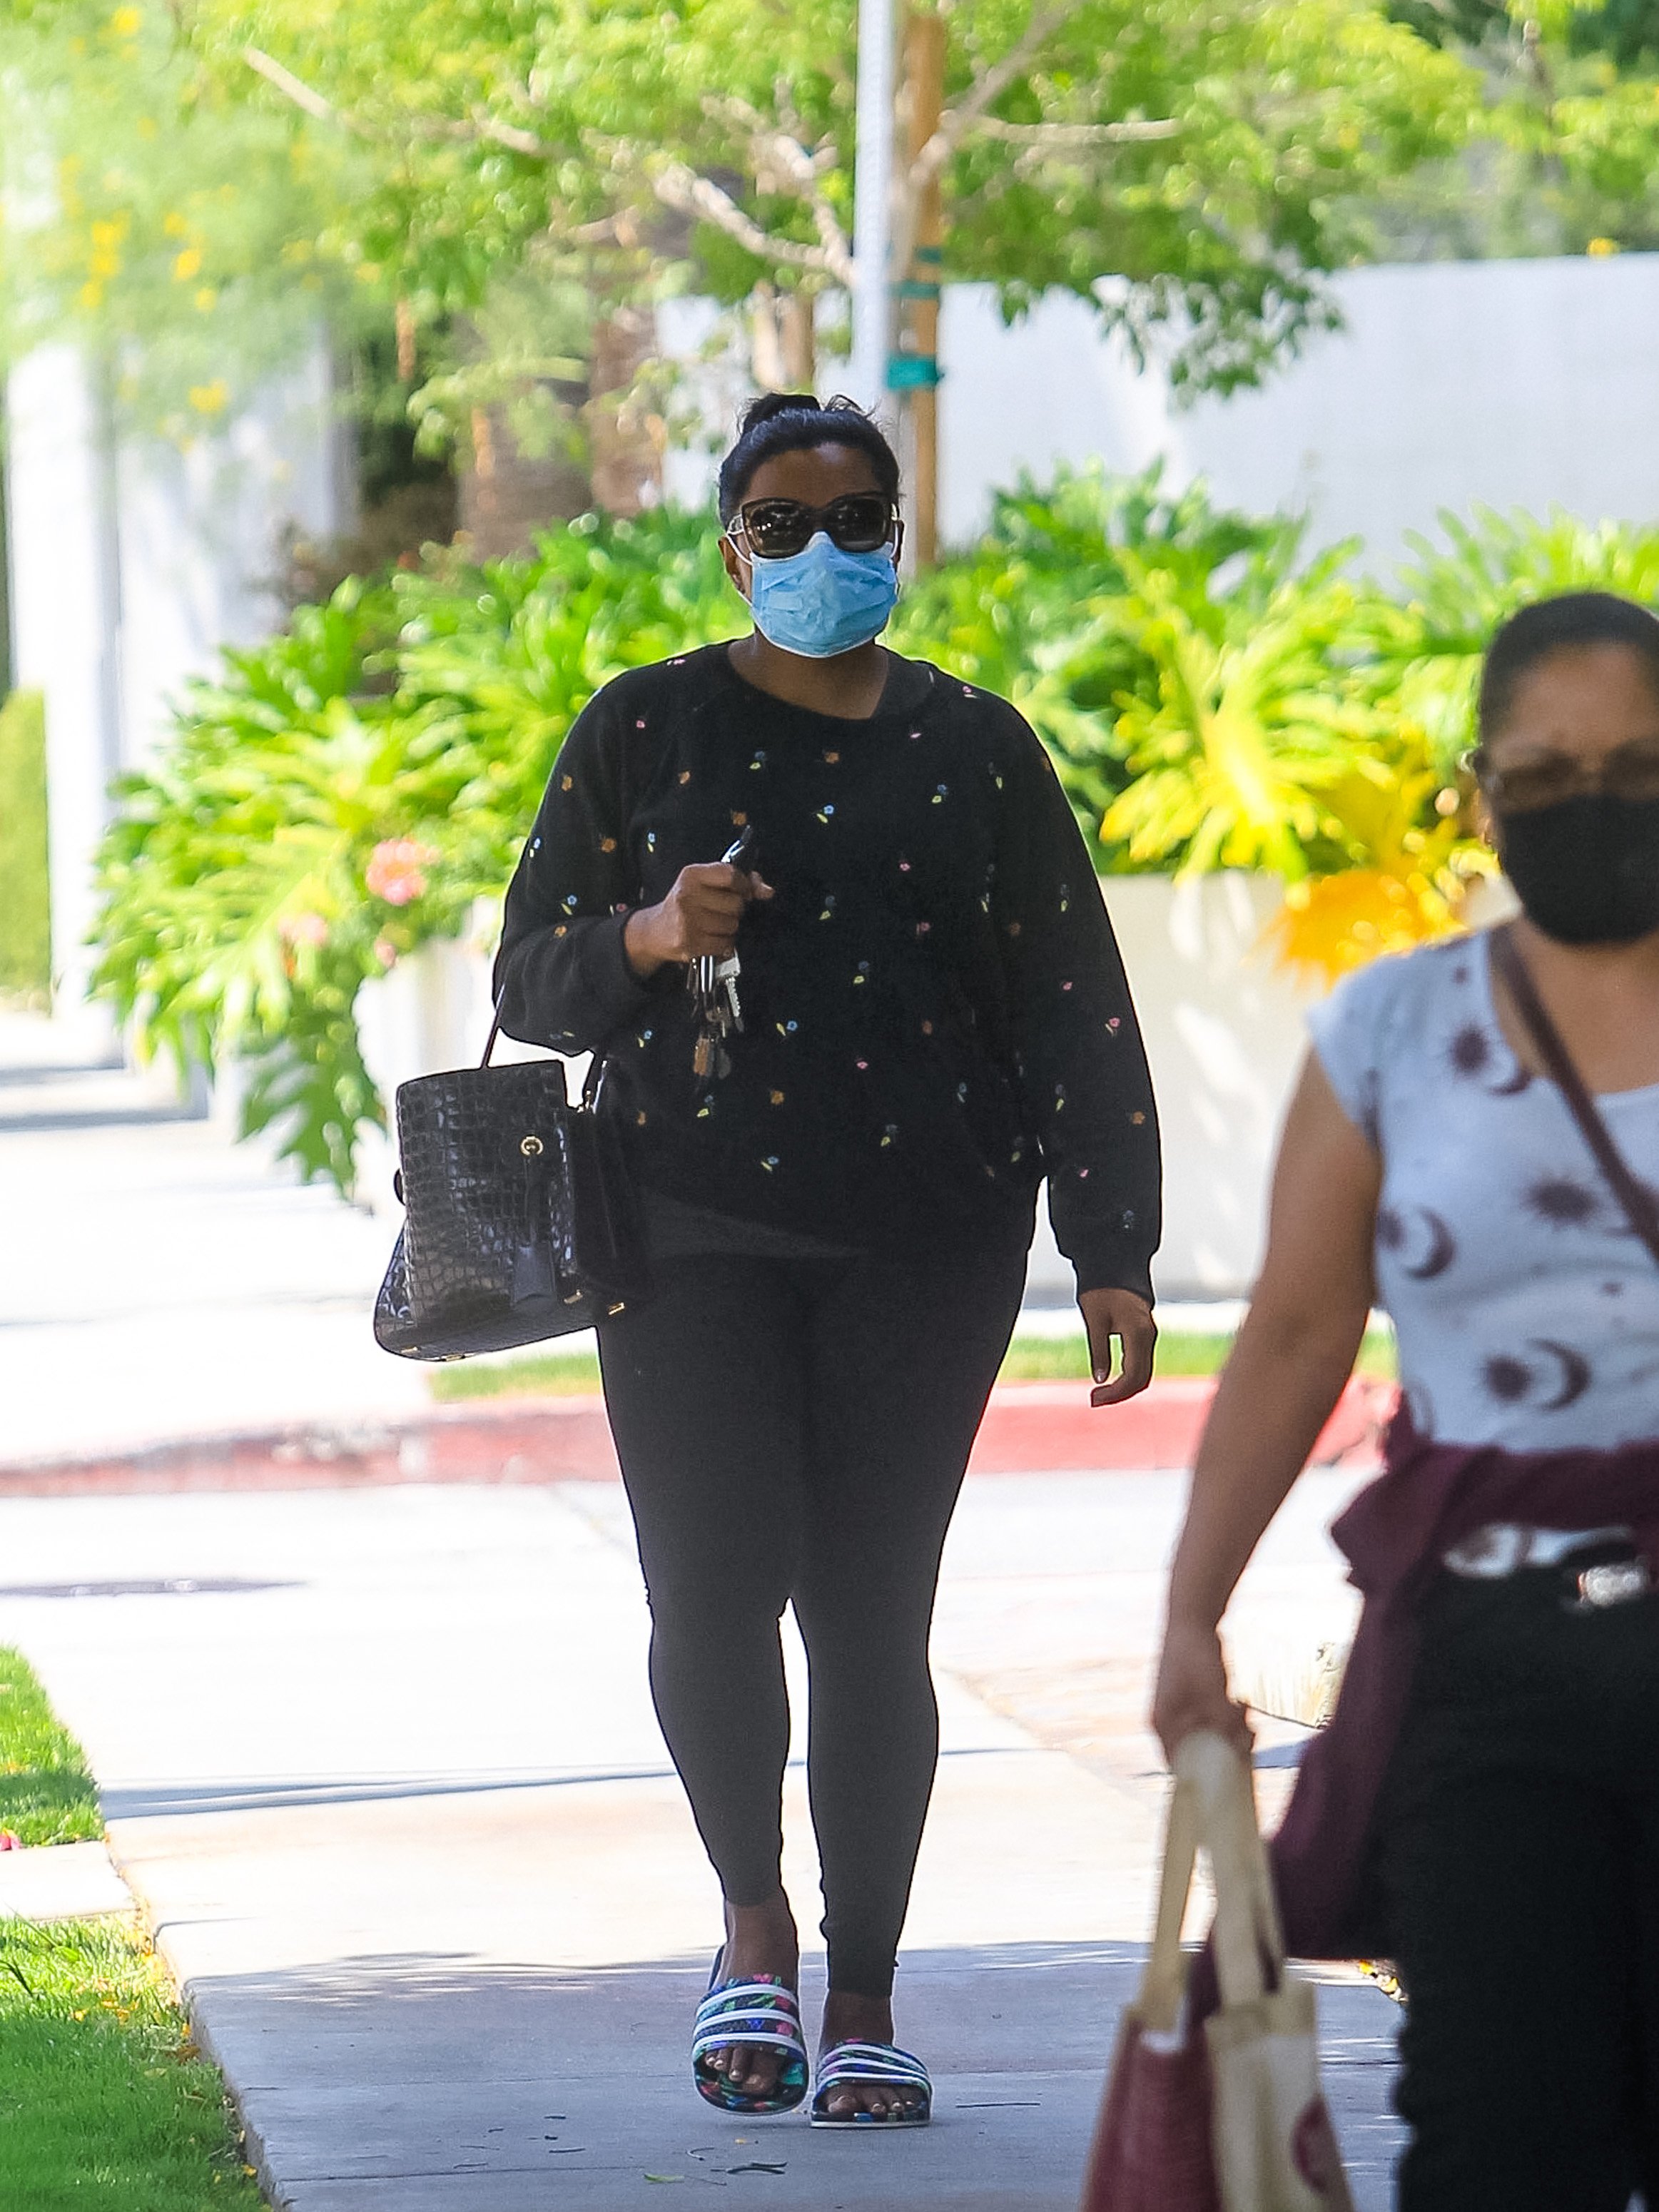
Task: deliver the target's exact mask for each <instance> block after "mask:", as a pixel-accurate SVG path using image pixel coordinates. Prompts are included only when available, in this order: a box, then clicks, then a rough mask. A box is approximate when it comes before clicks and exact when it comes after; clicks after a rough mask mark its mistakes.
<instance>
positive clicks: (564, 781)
mask: <svg viewBox="0 0 1659 2212" xmlns="http://www.w3.org/2000/svg"><path fill="white" fill-rule="evenodd" d="M575 788H576V779H575V777H574V775H562V776H561V777H560V778H559V789H560V790H561V791H574V789H575Z"/></svg>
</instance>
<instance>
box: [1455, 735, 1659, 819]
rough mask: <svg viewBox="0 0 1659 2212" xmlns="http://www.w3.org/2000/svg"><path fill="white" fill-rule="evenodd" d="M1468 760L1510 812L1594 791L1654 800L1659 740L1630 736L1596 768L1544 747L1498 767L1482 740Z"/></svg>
mask: <svg viewBox="0 0 1659 2212" xmlns="http://www.w3.org/2000/svg"><path fill="white" fill-rule="evenodd" d="M1468 765H1469V766H1470V768H1471V769H1474V774H1475V775H1476V776H1477V777H1478V778H1479V780H1480V787H1481V789H1482V790H1483V791H1484V792H1485V793H1486V796H1487V798H1488V799H1491V801H1492V805H1494V806H1496V807H1498V808H1500V809H1502V810H1503V811H1505V812H1508V813H1511V814H1528V813H1531V812H1532V811H1534V809H1535V808H1538V807H1541V806H1554V805H1559V802H1560V801H1561V800H1562V799H1577V798H1580V797H1582V796H1583V794H1584V793H1588V792H1595V791H1605V792H1607V793H1609V794H1610V795H1611V796H1612V797H1613V798H1614V799H1636V800H1638V801H1646V800H1651V799H1659V743H1656V742H1655V740H1654V739H1653V738H1632V741H1631V742H1630V744H1624V745H1620V746H1618V747H1616V748H1615V749H1614V750H1613V751H1612V752H1610V753H1608V754H1607V756H1606V757H1605V758H1604V759H1603V760H1602V761H1601V762H1600V763H1598V764H1597V765H1596V766H1595V767H1592V766H1591V765H1590V764H1589V763H1588V762H1585V761H1582V760H1579V759H1578V758H1577V757H1575V756H1574V755H1572V754H1570V753H1557V752H1546V753H1534V754H1533V755H1532V756H1531V757H1530V758H1528V759H1526V760H1522V761H1519V762H1517V763H1516V764H1515V765H1514V766H1513V767H1511V768H1499V767H1498V764H1497V763H1496V762H1495V761H1494V760H1493V759H1492V755H1491V753H1490V752H1489V751H1488V750H1487V749H1486V746H1485V745H1477V746H1476V747H1475V749H1474V751H1473V752H1472V753H1470V754H1469V755H1468Z"/></svg>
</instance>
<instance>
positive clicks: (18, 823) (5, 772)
mask: <svg viewBox="0 0 1659 2212" xmlns="http://www.w3.org/2000/svg"><path fill="white" fill-rule="evenodd" d="M0 884H3V885H4V887H5V896H4V897H3V899H0V993H4V994H9V995H13V996H15V997H19V998H21V999H23V1000H27V1001H28V1002H31V1003H40V1002H43V1001H44V1000H45V999H46V994H47V993H48V992H49V991H50V989H51V987H52V897H51V888H50V883H49V878H48V874H47V864H46V714H45V709H44V705H43V702H42V700H41V697H40V693H39V692H38V691H14V692H13V693H12V695H11V696H10V698H9V699H8V700H6V701H5V702H4V703H3V704H0Z"/></svg>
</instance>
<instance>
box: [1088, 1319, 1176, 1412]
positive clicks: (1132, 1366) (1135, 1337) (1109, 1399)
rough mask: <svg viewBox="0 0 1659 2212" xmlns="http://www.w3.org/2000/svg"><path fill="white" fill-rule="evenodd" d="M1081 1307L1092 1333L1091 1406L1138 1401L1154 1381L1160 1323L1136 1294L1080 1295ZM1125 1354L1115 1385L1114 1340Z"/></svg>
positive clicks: (1090, 1352) (1090, 1341)
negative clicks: (1154, 1356)
mask: <svg viewBox="0 0 1659 2212" xmlns="http://www.w3.org/2000/svg"><path fill="white" fill-rule="evenodd" d="M1077 1302H1078V1306H1079V1310H1080V1311H1081V1313H1082V1315H1083V1320H1084V1325H1085V1328H1087V1329H1088V1332H1089V1359H1090V1364H1091V1366H1092V1368H1093V1370H1094V1377H1095V1387H1094V1389H1092V1390H1091V1392H1090V1393H1089V1403H1090V1404H1091V1406H1121V1404H1122V1402H1123V1401H1124V1400H1125V1399H1126V1398H1133V1397H1138V1396H1139V1394H1140V1392H1141V1391H1143V1390H1144V1389H1146V1385H1147V1384H1148V1383H1150V1382H1151V1381H1152V1346H1154V1345H1155V1344H1156V1343H1157V1342H1158V1323H1157V1322H1155V1321H1154V1320H1153V1319H1152V1308H1151V1306H1149V1305H1148V1304H1147V1303H1146V1299H1145V1298H1141V1297H1136V1296H1135V1294H1134V1292H1133V1291H1079V1293H1078V1301H1077ZM1114 1337H1115V1338H1116V1339H1117V1340H1118V1344H1119V1346H1120V1347H1121V1352H1122V1365H1121V1367H1120V1369H1119V1370H1118V1374H1117V1377H1116V1380H1115V1381H1113V1380H1112V1379H1111V1375H1112V1339H1113V1338H1114Z"/></svg>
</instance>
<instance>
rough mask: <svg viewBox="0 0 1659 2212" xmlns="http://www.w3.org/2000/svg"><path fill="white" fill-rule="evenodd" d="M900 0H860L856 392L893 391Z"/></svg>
mask: <svg viewBox="0 0 1659 2212" xmlns="http://www.w3.org/2000/svg"><path fill="white" fill-rule="evenodd" d="M894 48H895V36H894V7H893V0H859V80H858V109H857V123H858V150H857V158H856V166H855V167H854V173H853V275H854V283H853V363H852V385H853V397H854V398H855V399H856V400H858V401H859V402H860V404H861V405H863V406H865V407H879V406H880V405H881V404H882V402H883V401H884V399H885V398H886V396H887V356H888V353H889V350H890V345H891V337H892V313H891V303H890V293H889V290H888V286H889V283H890V272H889V270H888V266H887V255H888V239H889V234H890V228H891V222H892V191H893V75H894Z"/></svg>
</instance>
